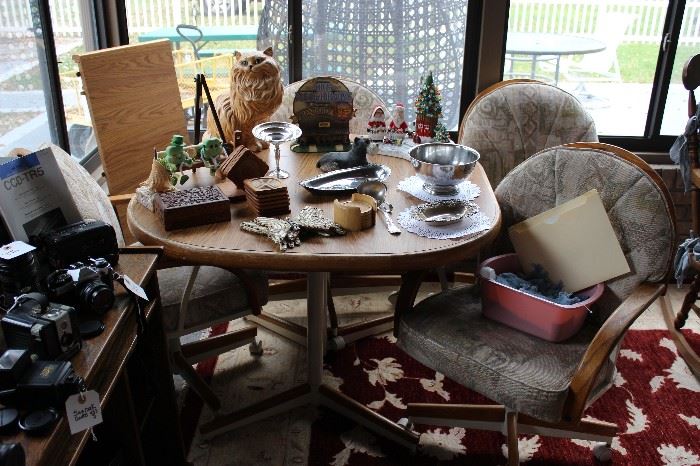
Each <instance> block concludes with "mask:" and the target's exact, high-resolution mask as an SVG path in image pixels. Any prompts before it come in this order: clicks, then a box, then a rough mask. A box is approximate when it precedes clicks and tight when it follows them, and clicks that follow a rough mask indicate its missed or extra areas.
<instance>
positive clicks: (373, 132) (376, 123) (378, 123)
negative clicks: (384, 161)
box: [367, 107, 386, 142]
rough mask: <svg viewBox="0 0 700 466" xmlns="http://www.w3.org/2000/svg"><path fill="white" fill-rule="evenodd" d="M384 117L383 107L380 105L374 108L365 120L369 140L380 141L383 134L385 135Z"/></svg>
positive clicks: (382, 138)
mask: <svg viewBox="0 0 700 466" xmlns="http://www.w3.org/2000/svg"><path fill="white" fill-rule="evenodd" d="M385 119H386V117H385V116H384V109H383V108H382V107H377V108H375V109H374V111H373V112H372V116H371V117H370V118H369V121H368V122H367V134H368V135H369V140H370V141H372V142H381V141H383V140H384V136H385V135H386V123H385V121H384V120H385Z"/></svg>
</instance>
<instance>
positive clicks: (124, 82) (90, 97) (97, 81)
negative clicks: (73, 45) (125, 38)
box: [74, 40, 187, 194]
mask: <svg viewBox="0 0 700 466" xmlns="http://www.w3.org/2000/svg"><path fill="white" fill-rule="evenodd" d="M74 60H75V61H76V62H77V63H78V66H79V68H80V75H81V77H82V80H83V90H84V92H85V96H86V97H87V101H88V107H89V108H90V116H91V119H92V124H93V128H94V130H95V136H96V139H97V147H98V150H99V152H100V158H101V159H102V166H103V169H104V172H105V175H107V186H108V188H109V193H110V194H127V193H131V192H134V190H135V189H136V187H137V186H138V184H139V183H140V182H141V181H143V180H145V179H146V178H147V177H148V174H149V172H150V169H151V159H152V158H153V147H154V146H155V147H157V148H158V149H159V150H163V149H164V148H165V146H167V144H168V142H169V141H170V139H171V137H172V136H173V134H182V135H186V134H187V130H186V123H185V115H184V112H183V109H182V103H181V101H180V91H179V90H178V86H177V78H176V76H175V67H174V64H173V56H172V52H171V44H170V42H169V41H167V40H161V41H155V42H148V43H144V44H136V45H126V46H123V47H115V48H111V49H105V50H99V51H96V52H90V53H85V54H83V55H79V56H76V57H74Z"/></svg>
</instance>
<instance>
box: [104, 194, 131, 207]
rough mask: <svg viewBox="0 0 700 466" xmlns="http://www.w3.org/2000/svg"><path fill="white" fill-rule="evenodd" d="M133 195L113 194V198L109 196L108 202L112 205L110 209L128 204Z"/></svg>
mask: <svg viewBox="0 0 700 466" xmlns="http://www.w3.org/2000/svg"><path fill="white" fill-rule="evenodd" d="M134 195H135V194H134V193H131V194H115V195H113V196H109V202H111V203H112V207H114V208H116V207H117V206H121V205H124V204H128V203H129V202H131V199H133V197H134Z"/></svg>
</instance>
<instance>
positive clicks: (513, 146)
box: [457, 79, 598, 188]
mask: <svg viewBox="0 0 700 466" xmlns="http://www.w3.org/2000/svg"><path fill="white" fill-rule="evenodd" d="M579 141H583V142H588V141H590V142H597V141H598V136H597V134H596V129H595V122H594V121H593V118H592V117H591V116H590V115H589V114H588V112H586V110H585V109H584V108H583V106H581V104H580V103H579V101H578V100H576V98H575V97H574V96H572V95H571V94H569V93H568V92H566V91H563V90H561V89H559V88H558V87H555V86H552V85H550V84H545V83H543V82H540V81H533V80H530V79H513V80H509V81H502V82H500V83H496V84H494V85H492V86H490V87H488V88H486V89H484V90H483V91H481V92H480V93H479V95H477V96H476V98H475V99H474V101H473V102H472V103H471V105H469V108H467V111H466V113H465V114H464V118H462V124H461V125H460V128H459V135H458V137H457V142H458V143H459V144H464V145H466V146H469V147H473V148H474V149H476V150H477V151H478V152H479V154H481V158H480V159H479V162H480V163H481V165H482V166H483V167H484V170H485V171H486V174H487V175H488V177H489V181H490V182H491V186H493V187H494V188H495V187H496V186H498V184H499V183H500V181H501V179H503V177H505V176H506V175H507V174H508V172H510V171H511V170H512V169H513V168H515V167H516V166H517V165H518V164H519V163H521V162H522V161H524V160H525V159H527V158H528V157H530V156H531V155H532V154H534V153H536V152H539V151H541V150H542V149H546V148H548V147H553V146H557V145H560V144H566V143H569V142H579Z"/></svg>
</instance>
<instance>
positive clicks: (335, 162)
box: [316, 138, 370, 172]
mask: <svg viewBox="0 0 700 466" xmlns="http://www.w3.org/2000/svg"><path fill="white" fill-rule="evenodd" d="M369 144H370V140H369V139H364V138H355V142H353V144H352V147H351V148H350V150H349V151H347V152H328V153H327V154H325V155H324V156H323V157H321V158H320V159H319V160H318V163H317V164H316V167H318V168H320V169H321V171H323V172H330V171H333V170H340V169H342V168H352V167H358V166H361V165H367V164H368V163H369V162H367V146H369Z"/></svg>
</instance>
